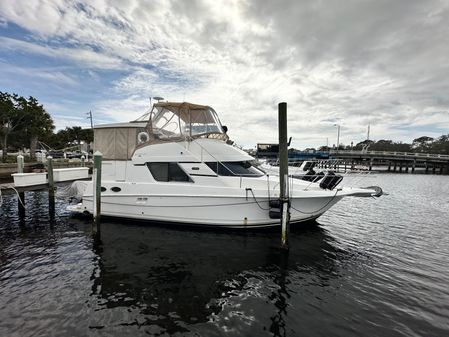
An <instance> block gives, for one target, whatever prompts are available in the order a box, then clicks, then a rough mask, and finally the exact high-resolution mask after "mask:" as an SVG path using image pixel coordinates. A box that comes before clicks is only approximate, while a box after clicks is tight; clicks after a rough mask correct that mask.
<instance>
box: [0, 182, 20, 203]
mask: <svg viewBox="0 0 449 337" xmlns="http://www.w3.org/2000/svg"><path fill="white" fill-rule="evenodd" d="M9 187H10V188H12V189H13V190H14V191H15V192H16V194H17V199H18V200H19V202H20V204H21V205H22V207H23V208H25V204H24V203H23V201H22V199H20V195H19V191H17V190H16V189H15V188H14V186H9ZM0 190H1V189H0ZM0 194H1V193H0ZM2 201H3V199H2ZM0 205H1V203H0Z"/></svg>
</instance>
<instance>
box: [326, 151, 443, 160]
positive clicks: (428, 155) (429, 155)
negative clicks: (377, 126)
mask: <svg viewBox="0 0 449 337" xmlns="http://www.w3.org/2000/svg"><path fill="white" fill-rule="evenodd" d="M329 153H330V154H354V155H364V154H372V155H376V154H377V155H392V156H402V157H421V158H443V159H449V155H447V154H437V153H419V152H417V153H415V152H392V151H353V150H338V151H337V150H330V151H329Z"/></svg>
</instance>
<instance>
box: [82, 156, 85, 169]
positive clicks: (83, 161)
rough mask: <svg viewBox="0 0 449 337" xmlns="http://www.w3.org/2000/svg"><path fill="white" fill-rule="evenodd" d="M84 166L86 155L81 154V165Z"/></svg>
mask: <svg viewBox="0 0 449 337" xmlns="http://www.w3.org/2000/svg"><path fill="white" fill-rule="evenodd" d="M84 166H86V157H84V156H81V167H84Z"/></svg>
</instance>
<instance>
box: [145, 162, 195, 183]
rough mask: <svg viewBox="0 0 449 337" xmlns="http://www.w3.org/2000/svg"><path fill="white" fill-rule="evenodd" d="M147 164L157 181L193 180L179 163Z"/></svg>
mask: <svg viewBox="0 0 449 337" xmlns="http://www.w3.org/2000/svg"><path fill="white" fill-rule="evenodd" d="M147 166H148V169H149V170H150V172H151V175H152V176H153V178H154V179H155V180H156V181H185V182H193V181H192V179H190V177H189V176H188V175H187V173H185V172H184V170H183V169H182V168H181V167H179V165H178V164H177V163H147Z"/></svg>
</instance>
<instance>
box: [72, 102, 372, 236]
mask: <svg viewBox="0 0 449 337" xmlns="http://www.w3.org/2000/svg"><path fill="white" fill-rule="evenodd" d="M225 131H226V128H225V127H223V126H222V125H221V123H220V120H219V118H218V116H217V114H216V112H215V111H214V110H213V109H212V108H211V107H209V106H204V105H197V104H191V103H186V102H183V103H174V102H158V103H156V104H154V106H153V108H152V110H151V111H150V112H149V113H147V114H145V115H144V116H142V117H141V118H139V119H138V120H136V121H133V122H129V123H118V124H108V125H98V126H96V127H95V128H94V150H95V151H100V152H101V153H102V155H103V163H102V179H101V191H102V192H101V215H102V216H110V217H121V218H132V219H141V220H148V221H155V222H167V223H176V224H186V225H203V226H214V227H228V228H257V227H269V226H278V225H279V224H280V220H279V212H276V207H279V202H278V201H279V200H278V199H279V177H278V176H274V175H273V176H271V175H269V174H266V173H265V172H264V171H262V170H261V169H258V168H257V167H256V166H254V165H253V164H252V162H253V161H254V158H253V157H251V156H250V155H248V154H247V153H246V152H244V151H242V150H241V149H239V148H237V147H236V146H233V145H231V144H232V142H230V141H229V138H228V135H227V133H226V132H225ZM330 178H331V179H330V180H326V177H323V178H322V179H321V180H322V181H321V183H320V182H310V181H304V180H300V179H293V178H291V179H289V180H288V195H289V199H290V208H289V212H290V223H291V224H294V223H300V222H304V221H307V220H312V219H316V218H318V217H319V216H320V215H322V214H323V213H324V212H326V211H327V210H328V209H329V208H331V207H332V206H333V205H335V204H336V203H337V202H338V201H339V200H341V199H342V198H343V197H349V196H353V197H354V196H374V195H377V194H378V191H377V190H375V189H366V188H365V189H364V188H338V186H337V185H338V182H339V179H335V178H336V177H330ZM340 178H341V177H340ZM325 180H326V183H325V184H323V183H324V182H325ZM340 180H341V179H340ZM69 209H70V210H72V211H77V212H81V213H93V183H92V182H86V186H85V190H84V193H83V196H82V201H81V202H80V203H79V204H77V205H73V206H71V207H70V208H69Z"/></svg>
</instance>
